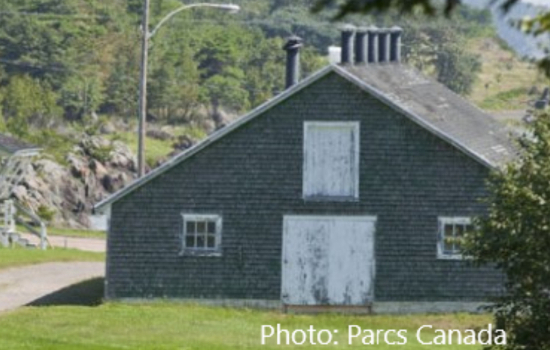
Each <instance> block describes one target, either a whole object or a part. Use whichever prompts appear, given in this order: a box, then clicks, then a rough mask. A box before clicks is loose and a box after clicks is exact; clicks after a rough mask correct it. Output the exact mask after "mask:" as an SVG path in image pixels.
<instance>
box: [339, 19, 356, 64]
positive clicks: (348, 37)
mask: <svg viewBox="0 0 550 350" xmlns="http://www.w3.org/2000/svg"><path fill="white" fill-rule="evenodd" d="M354 37H355V26H352V25H350V24H348V25H345V26H344V27H342V64H346V63H353V39H354Z"/></svg>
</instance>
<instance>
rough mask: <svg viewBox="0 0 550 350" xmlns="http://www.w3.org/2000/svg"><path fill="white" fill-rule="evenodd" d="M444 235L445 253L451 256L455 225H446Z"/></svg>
mask: <svg viewBox="0 0 550 350" xmlns="http://www.w3.org/2000/svg"><path fill="white" fill-rule="evenodd" d="M443 233H444V235H443V253H446V254H450V253H452V252H453V225H452V224H445V225H444V226H443Z"/></svg>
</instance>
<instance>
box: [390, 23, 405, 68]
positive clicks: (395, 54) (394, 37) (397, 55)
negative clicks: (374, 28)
mask: <svg viewBox="0 0 550 350" xmlns="http://www.w3.org/2000/svg"><path fill="white" fill-rule="evenodd" d="M402 35H403V28H401V27H397V26H394V27H391V28H390V61H391V62H401V37H402Z"/></svg>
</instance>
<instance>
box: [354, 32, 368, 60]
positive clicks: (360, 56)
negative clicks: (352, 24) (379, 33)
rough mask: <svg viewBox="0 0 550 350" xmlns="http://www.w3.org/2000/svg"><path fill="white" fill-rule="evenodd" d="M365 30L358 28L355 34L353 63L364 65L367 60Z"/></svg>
mask: <svg viewBox="0 0 550 350" xmlns="http://www.w3.org/2000/svg"><path fill="white" fill-rule="evenodd" d="M367 49H368V44H367V28H365V27H359V28H357V32H356V33H355V62H356V63H357V64H365V63H367V60H368V57H367V56H368V51H367Z"/></svg>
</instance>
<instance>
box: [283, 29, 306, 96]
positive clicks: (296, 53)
mask: <svg viewBox="0 0 550 350" xmlns="http://www.w3.org/2000/svg"><path fill="white" fill-rule="evenodd" d="M302 46H303V40H302V38H300V37H298V36H295V35H293V36H291V37H289V38H288V39H287V42H286V44H285V45H284V46H283V50H285V51H286V84H285V86H286V88H287V89H288V88H289V87H291V86H293V85H295V84H297V83H298V81H299V80H300V48H301V47H302Z"/></svg>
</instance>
